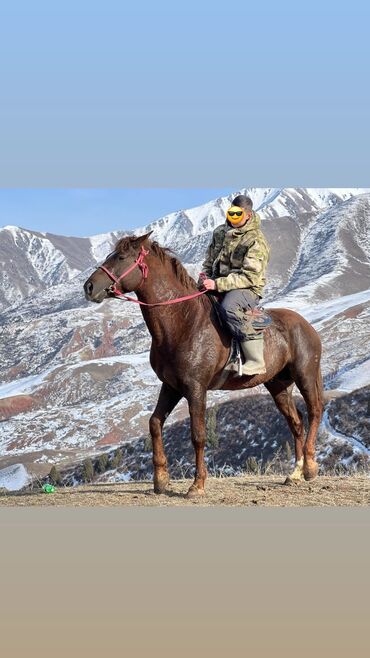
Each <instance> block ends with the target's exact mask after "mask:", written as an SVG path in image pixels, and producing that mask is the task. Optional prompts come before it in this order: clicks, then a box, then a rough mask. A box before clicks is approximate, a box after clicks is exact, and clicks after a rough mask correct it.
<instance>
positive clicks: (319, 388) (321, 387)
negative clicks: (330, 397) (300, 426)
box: [316, 366, 325, 408]
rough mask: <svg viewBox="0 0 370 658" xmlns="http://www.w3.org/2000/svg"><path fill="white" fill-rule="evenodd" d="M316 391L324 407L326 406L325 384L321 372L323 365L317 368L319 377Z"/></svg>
mask: <svg viewBox="0 0 370 658" xmlns="http://www.w3.org/2000/svg"><path fill="white" fill-rule="evenodd" d="M316 391H317V397H318V399H319V400H320V402H321V405H322V408H324V405H325V397H324V384H323V380H322V373H321V367H320V366H319V367H318V370H317V377H316Z"/></svg>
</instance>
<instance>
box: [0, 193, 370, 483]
mask: <svg viewBox="0 0 370 658" xmlns="http://www.w3.org/2000/svg"><path fill="white" fill-rule="evenodd" d="M241 192H242V193H247V194H249V195H250V196H251V198H252V199H253V201H254V207H255V209H256V210H258V212H259V214H260V216H261V218H262V229H263V231H264V233H265V235H266V237H267V240H268V242H269V243H270V245H271V260H270V264H269V270H268V286H267V289H266V296H265V304H266V306H287V307H290V308H295V309H296V310H298V311H299V312H301V313H302V314H303V315H304V316H305V317H307V319H308V320H309V321H312V322H313V324H314V325H315V327H316V328H317V329H318V330H319V332H320V334H321V337H322V340H323V345H324V358H323V372H324V375H325V377H326V386H327V387H328V388H333V389H334V388H340V387H341V386H344V384H343V382H345V386H346V387H347V389H348V382H349V381H352V384H350V386H352V388H356V382H359V386H358V387H360V386H365V385H366V384H368V383H370V375H369V377H364V375H363V373H364V372H365V373H366V372H367V373H369V372H370V368H369V357H368V344H369V338H370V335H369V334H370V331H369V315H370V304H369V300H370V190H365V189H344V190H343V189H322V190H320V189H308V188H299V189H273V188H265V189H245V190H241ZM233 196H234V195H230V196H229V197H223V198H219V199H216V200H213V201H210V202H209V203H207V204H204V205H202V206H199V207H197V208H192V209H187V210H185V209H182V210H179V211H178V212H175V213H172V214H170V215H166V216H165V217H163V218H161V219H159V220H157V221H156V222H152V223H151V224H148V225H146V226H143V227H139V228H138V229H137V230H136V231H135V234H137V235H139V234H143V233H145V232H147V231H149V230H152V231H153V233H152V236H151V238H152V239H155V240H157V241H158V242H159V243H160V244H161V245H163V246H168V247H171V248H172V249H173V250H174V251H175V253H176V254H177V255H178V257H179V258H180V260H181V261H182V262H183V263H184V264H185V265H186V267H187V268H188V270H189V271H190V273H191V274H194V275H195V274H196V273H197V272H199V270H200V268H201V263H202V260H203V258H204V254H205V250H206V247H207V245H208V243H209V241H210V238H211V234H212V231H213V229H214V228H215V227H216V226H217V225H219V224H220V223H222V222H223V221H224V218H225V211H226V209H227V207H228V205H229V204H230V201H231V199H232V197H233ZM124 234H125V233H124V232H122V233H119V232H111V233H105V234H102V235H97V236H93V237H90V238H88V237H87V238H73V237H63V236H55V235H51V234H41V233H38V232H35V231H28V230H25V229H21V228H18V227H9V226H8V227H5V228H3V229H0V255H1V260H2V264H3V267H2V270H1V272H0V302H1V304H2V312H0V326H1V342H0V355H1V360H0V377H1V381H2V384H1V385H0V398H1V399H0V419H1V418H2V422H1V424H0V464H1V465H3V466H8V465H11V464H15V463H18V462H19V461H20V459H21V460H22V462H23V463H25V464H26V465H27V466H28V467H29V469H30V470H32V469H34V470H35V469H36V471H37V470H38V471H39V472H45V471H46V470H47V469H50V463H51V462H57V463H63V462H67V461H70V460H73V459H76V458H77V457H81V456H83V455H84V454H89V453H91V452H94V451H99V450H102V447H104V446H108V445H117V444H118V443H120V442H121V441H122V440H127V441H129V440H131V439H134V438H136V437H139V436H142V435H145V434H147V431H148V430H147V422H148V418H149V415H150V413H151V410H152V409H153V407H154V404H155V400H156V396H157V393H158V389H159V382H158V381H157V380H156V377H155V375H154V373H152V371H151V370H150V367H149V365H148V350H149V347H150V337H149V333H148V331H147V329H146V326H145V324H144V322H143V318H142V315H141V312H140V310H139V309H138V308H137V307H136V305H133V304H128V303H127V304H123V303H122V302H120V301H116V300H109V301H106V302H104V303H103V304H101V305H99V306H95V305H93V304H89V303H88V302H86V301H85V299H84V295H83V290H82V284H83V282H84V280H85V279H86V278H87V276H88V275H89V273H90V272H91V271H92V270H93V269H94V268H95V267H96V265H97V264H98V263H100V262H101V261H102V260H103V259H104V258H105V256H106V255H107V254H108V253H109V252H110V251H112V249H113V247H114V244H115V242H116V240H117V239H118V238H119V237H121V236H122V235H124ZM126 234H127V233H126ZM351 372H352V373H353V377H352V378H351V377H349V376H348V373H351ZM259 393H261V391H259ZM250 394H251V395H253V394H254V393H253V391H251V393H250ZM233 395H237V394H230V393H221V392H215V393H212V394H210V399H211V398H212V399H213V400H227V399H229V398H230V397H231V396H233ZM244 395H245V394H244ZM186 415H187V409H186V406H185V404H182V405H179V407H178V409H177V410H176V412H174V413H173V414H172V415H171V417H170V420H172V421H175V420H178V419H181V418H183V417H185V416H186Z"/></svg>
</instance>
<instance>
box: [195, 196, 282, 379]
mask: <svg viewBox="0 0 370 658" xmlns="http://www.w3.org/2000/svg"><path fill="white" fill-rule="evenodd" d="M260 224H261V219H260V217H259V215H258V214H257V213H256V212H254V210H253V202H252V200H251V199H250V198H249V197H248V196H245V195H242V194H240V195H239V196H237V197H235V199H234V200H233V202H232V204H231V207H230V208H229V209H228V211H227V214H226V221H225V223H224V224H221V225H220V226H217V227H216V228H215V230H214V231H213V236H212V242H211V244H210V245H209V247H208V250H207V255H206V259H205V261H204V263H203V265H202V268H203V273H202V275H201V276H200V280H199V285H201V286H202V287H203V289H205V290H209V291H217V292H219V293H221V295H222V299H221V309H222V313H223V316H224V319H225V322H226V325H227V326H228V328H229V330H230V332H231V334H232V335H233V336H235V338H237V339H238V340H239V342H240V346H241V348H242V350H243V354H244V357H245V363H244V365H243V366H242V372H241V374H243V375H257V374H264V373H265V372H266V366H265V361H264V356H263V331H253V329H251V326H250V323H248V322H247V323H246V314H245V311H248V310H251V309H254V308H255V307H256V306H257V305H258V304H259V303H260V300H261V298H262V294H263V288H264V285H265V283H266V279H265V272H266V267H267V263H268V259H269V253H270V249H269V246H268V244H267V242H266V239H265V237H264V235H263V233H262V231H261V229H260Z"/></svg>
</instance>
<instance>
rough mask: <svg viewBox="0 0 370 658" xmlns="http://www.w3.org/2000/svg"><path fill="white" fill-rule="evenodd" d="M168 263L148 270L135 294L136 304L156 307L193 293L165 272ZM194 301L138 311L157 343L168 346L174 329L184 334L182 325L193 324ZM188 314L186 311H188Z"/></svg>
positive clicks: (143, 307) (198, 307) (143, 308)
mask: <svg viewBox="0 0 370 658" xmlns="http://www.w3.org/2000/svg"><path fill="white" fill-rule="evenodd" d="M168 270H169V266H168V264H164V265H163V267H162V268H160V269H159V268H158V269H157V270H154V268H153V269H152V268H150V270H149V275H148V278H147V280H146V281H145V283H144V284H143V285H142V286H141V288H139V289H138V290H137V292H136V295H137V297H138V299H139V301H141V302H144V303H145V304H156V303H157V302H165V301H169V300H171V299H175V298H177V297H184V296H186V295H191V294H194V292H196V290H192V289H189V288H187V287H186V286H185V285H184V284H182V283H181V282H180V281H179V280H178V279H177V277H176V276H175V275H174V273H172V272H169V271H168ZM201 308H202V307H201V305H200V304H199V303H198V304H197V303H196V301H194V302H192V301H185V302H178V303H176V304H170V305H165V306H152V307H150V306H149V307H148V306H141V311H142V314H143V317H144V320H145V322H146V325H147V327H148V329H149V331H150V333H151V335H152V338H153V340H154V341H155V342H157V343H158V344H168V345H170V344H172V343H173V340H174V333H175V332H176V329H179V328H180V327H181V331H184V330H185V331H186V326H187V325H189V330H190V327H191V325H192V324H193V323H194V320H195V317H194V314H196V313H199V312H201ZM189 311H190V312H189Z"/></svg>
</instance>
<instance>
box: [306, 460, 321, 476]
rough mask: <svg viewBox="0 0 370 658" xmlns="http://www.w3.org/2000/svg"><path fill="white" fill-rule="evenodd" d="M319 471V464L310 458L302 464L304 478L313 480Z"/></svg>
mask: <svg viewBox="0 0 370 658" xmlns="http://www.w3.org/2000/svg"><path fill="white" fill-rule="evenodd" d="M318 472H319V465H318V463H317V462H314V461H312V460H310V461H308V462H306V463H305V464H304V465H303V475H304V479H305V480H314V479H315V477H317V474H318Z"/></svg>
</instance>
